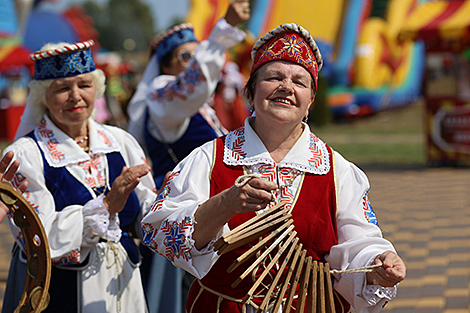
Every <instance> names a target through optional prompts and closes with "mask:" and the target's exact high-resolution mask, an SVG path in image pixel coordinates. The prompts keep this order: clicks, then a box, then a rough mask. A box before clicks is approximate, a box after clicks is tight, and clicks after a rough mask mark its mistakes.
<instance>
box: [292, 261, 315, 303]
mask: <svg viewBox="0 0 470 313" xmlns="http://www.w3.org/2000/svg"><path fill="white" fill-rule="evenodd" d="M311 271H312V257H311V256H308V257H307V261H306V262H305V265H304V268H303V269H302V278H301V279H300V286H299V293H298V298H297V306H296V310H295V311H296V312H304V309H305V298H306V297H307V292H308V283H309V281H310V272H311Z"/></svg>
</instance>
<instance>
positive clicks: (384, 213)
mask: <svg viewBox="0 0 470 313" xmlns="http://www.w3.org/2000/svg"><path fill="white" fill-rule="evenodd" d="M364 170H365V171H366V173H367V174H368V176H369V179H370V181H371V185H372V189H371V191H370V200H371V203H372V206H373V207H374V210H375V212H376V214H377V216H378V219H379V224H380V226H381V227H382V229H383V231H384V236H385V237H387V238H388V239H390V240H392V241H393V242H394V244H395V246H396V248H397V250H398V252H399V254H400V255H401V256H402V258H403V259H404V260H405V262H406V264H407V267H408V275H407V278H406V280H405V281H404V282H403V283H402V284H401V285H400V287H399V294H398V297H397V298H396V299H395V300H394V301H392V302H391V303H390V304H389V305H388V307H386V309H385V310H384V312H389V313H390V312H393V313H415V312H416V313H424V312H426V313H468V312H470V169H468V168H467V169H464V168H460V169H459V168H419V169H416V168H415V169H410V168H408V169H407V168H367V167H365V168H364ZM11 244H12V238H11V235H10V233H9V229H8V226H7V224H6V223H2V224H0V255H2V257H1V258H0V298H1V299H0V300H1V301H3V293H4V288H5V282H6V278H7V275H8V267H9V261H10V249H11ZM0 307H1V303H0Z"/></svg>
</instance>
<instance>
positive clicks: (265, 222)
mask: <svg viewBox="0 0 470 313" xmlns="http://www.w3.org/2000/svg"><path fill="white" fill-rule="evenodd" d="M279 217H283V219H284V220H287V219H289V218H290V217H292V214H290V213H289V212H287V211H286V210H281V211H279V212H274V214H271V215H268V216H266V217H265V218H264V219H262V220H260V221H258V222H256V223H253V224H251V225H250V226H248V227H246V228H244V229H242V230H240V231H238V232H236V233H233V234H232V235H231V236H229V237H228V238H225V241H226V242H228V243H230V242H235V241H237V238H239V237H240V238H242V237H243V236H244V235H245V234H247V233H250V232H252V231H256V230H259V229H260V228H262V227H268V226H270V225H273V224H276V223H277V222H276V221H278V220H283V219H282V218H281V219H279Z"/></svg>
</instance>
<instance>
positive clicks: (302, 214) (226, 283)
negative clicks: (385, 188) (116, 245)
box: [187, 137, 349, 313]
mask: <svg viewBox="0 0 470 313" xmlns="http://www.w3.org/2000/svg"><path fill="white" fill-rule="evenodd" d="M224 140H225V137H221V138H218V139H216V140H215V145H216V150H215V162H214V166H213V170H212V174H211V196H213V195H216V194H218V193H219V192H221V191H223V190H225V189H227V188H230V187H231V186H233V184H234V182H235V180H236V179H237V178H238V177H239V176H241V175H243V174H245V173H244V172H243V167H242V166H228V165H226V164H224V162H223V155H224ZM328 151H329V152H330V155H329V161H330V164H331V168H330V171H329V172H328V173H327V174H325V175H315V174H310V173H306V174H305V178H304V180H303V183H302V185H301V186H300V187H299V188H301V191H300V194H299V195H298V197H297V199H296V200H294V201H295V202H294V209H293V210H292V218H293V220H294V225H295V230H296V231H297V237H298V238H299V240H300V242H301V243H302V244H303V248H304V249H306V250H307V255H310V256H312V257H313V258H314V259H315V260H319V261H325V260H324V257H325V255H326V254H327V253H328V252H329V250H330V248H331V247H332V246H333V245H335V244H337V242H338V239H337V232H336V191H335V179H334V170H333V160H332V151H331V149H330V148H329V147H328ZM254 216H255V213H254V212H250V213H242V214H236V215H235V216H233V217H232V219H230V221H229V226H230V229H233V228H235V227H236V226H238V225H240V224H242V223H244V222H245V221H247V220H249V219H250V218H252V217H254ZM256 243H257V242H256V241H254V242H252V243H249V244H246V245H244V246H242V247H240V248H237V249H235V250H232V251H230V252H228V253H226V254H223V255H222V256H221V257H220V258H219V260H218V261H217V262H216V263H215V264H214V266H213V267H212V269H211V270H210V272H209V273H208V274H207V275H206V276H205V277H204V278H203V279H202V281H201V283H202V284H203V285H204V286H205V287H207V288H209V289H211V290H213V291H216V292H218V293H220V294H223V295H225V296H226V297H227V296H228V297H230V298H234V299H243V298H244V296H245V295H246V293H247V291H248V290H249V289H250V288H251V286H252V285H253V280H252V277H251V275H249V276H247V277H246V278H245V279H244V280H243V281H242V282H241V283H240V284H239V285H238V286H237V287H236V288H235V289H234V288H232V287H231V284H232V283H233V282H234V281H235V280H236V279H237V278H238V277H239V276H240V275H241V274H242V273H243V272H244V271H245V269H246V268H247V267H248V266H249V265H251V264H252V263H253V262H254V260H255V258H256V257H252V258H251V259H250V260H248V261H247V262H246V263H245V264H248V265H246V266H240V267H238V268H236V269H235V270H234V271H233V272H231V273H228V272H227V269H228V268H229V267H230V265H231V264H232V263H233V261H234V260H235V259H237V257H239V256H240V255H242V254H243V253H244V252H245V251H247V250H248V249H250V247H252V246H253V245H254V244H256ZM200 289H201V287H200V285H199V283H198V282H197V281H195V283H193V286H192V287H191V291H190V293H189V296H188V303H187V312H190V313H196V312H201V313H202V312H204V313H207V312H216V307H217V301H218V298H219V297H218V296H217V295H215V294H214V293H211V292H208V291H207V290H200ZM201 292H202V293H201ZM199 293H201V294H199ZM262 300H263V299H262V298H261V299H254V302H255V303H256V304H257V305H259V304H260V303H261V302H262ZM194 301H196V302H195V303H194ZM341 302H343V303H342V304H339V303H337V306H336V307H337V308H338V305H339V306H340V307H342V306H344V305H346V306H347V308H344V309H345V310H344V311H345V312H347V311H348V310H349V305H348V304H347V303H346V301H344V300H343V301H341ZM242 306H243V305H242V304H240V303H237V302H234V301H228V300H226V299H224V300H223V301H222V302H221V303H220V311H219V312H224V313H226V312H230V313H232V312H233V313H236V312H242ZM341 311H343V309H342V308H340V309H339V310H338V309H337V312H341Z"/></svg>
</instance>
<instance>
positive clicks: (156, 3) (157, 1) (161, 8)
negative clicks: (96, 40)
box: [54, 0, 190, 32]
mask: <svg viewBox="0 0 470 313" xmlns="http://www.w3.org/2000/svg"><path fill="white" fill-rule="evenodd" d="M84 1H85V0H58V1H57V2H56V3H55V4H54V5H58V6H59V7H60V8H65V7H67V6H69V5H72V4H80V3H82V2H84ZM94 1H95V2H97V3H105V2H106V1H108V0H94ZM141 1H142V2H145V3H147V5H148V6H149V7H150V8H151V10H152V15H153V17H154V23H155V31H156V32H158V31H161V30H164V29H165V28H167V27H169V26H171V25H172V24H173V21H174V20H175V18H180V19H182V18H184V17H185V16H186V14H187V13H188V10H189V2H190V0H141Z"/></svg>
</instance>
